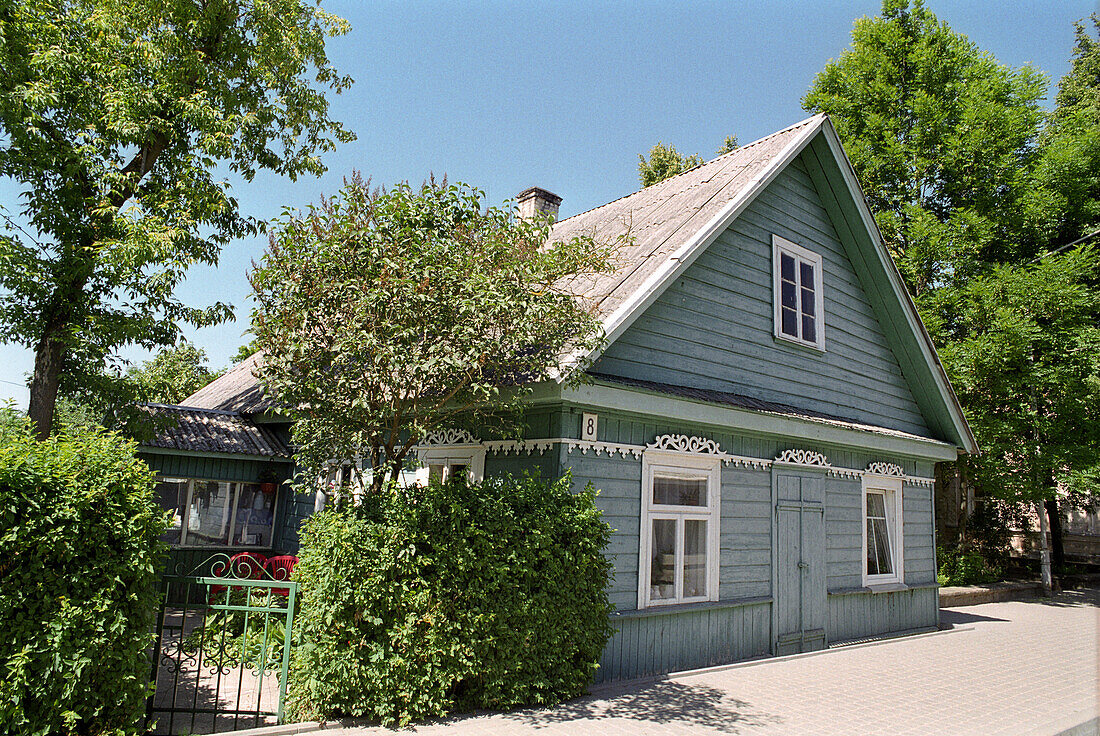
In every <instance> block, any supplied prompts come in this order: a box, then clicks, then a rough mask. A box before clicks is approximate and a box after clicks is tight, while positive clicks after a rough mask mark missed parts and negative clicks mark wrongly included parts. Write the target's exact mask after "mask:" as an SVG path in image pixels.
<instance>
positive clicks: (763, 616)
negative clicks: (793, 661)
mask: <svg viewBox="0 0 1100 736" xmlns="http://www.w3.org/2000/svg"><path fill="white" fill-rule="evenodd" d="M611 624H612V626H613V627H614V628H615V634H614V635H613V636H612V637H611V640H610V641H608V643H607V646H606V647H605V648H604V651H603V656H602V657H601V659H600V668H599V669H598V670H597V671H596V682H610V681H615V680H629V679H632V678H635V677H646V676H650V675H659V674H664V673H666V672H676V671H679V670H687V669H694V668H697V667H709V666H711V665H717V664H726V663H728V662H736V661H738V660H743V659H750V658H753V657H762V656H765V655H767V654H768V652H769V648H770V641H771V606H770V604H769V603H767V602H757V603H751V604H745V605H736V606H725V607H704V608H699V609H695V610H680V611H664V612H659V613H654V614H646V615H630V616H612V617H611Z"/></svg>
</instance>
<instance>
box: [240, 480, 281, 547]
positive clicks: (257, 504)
mask: <svg viewBox="0 0 1100 736" xmlns="http://www.w3.org/2000/svg"><path fill="white" fill-rule="evenodd" d="M237 488H238V489H239V492H240V498H239V499H238V500H237V523H236V524H234V525H233V544H235V545H242V546H247V547H270V546H271V527H272V523H273V522H274V521H275V494H274V493H263V492H262V491H260V486H259V484H257V483H238V484H237Z"/></svg>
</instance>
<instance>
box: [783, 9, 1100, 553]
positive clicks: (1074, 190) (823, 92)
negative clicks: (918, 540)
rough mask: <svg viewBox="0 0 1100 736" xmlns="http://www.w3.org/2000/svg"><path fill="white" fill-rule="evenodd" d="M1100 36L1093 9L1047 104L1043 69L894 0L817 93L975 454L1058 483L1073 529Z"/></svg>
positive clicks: (1030, 487)
mask: <svg viewBox="0 0 1100 736" xmlns="http://www.w3.org/2000/svg"><path fill="white" fill-rule="evenodd" d="M1093 24H1094V25H1096V19H1095V18H1094V19H1093ZM1097 27H1098V28H1100V26H1097ZM1096 50H1097V45H1096V42H1095V41H1093V39H1092V38H1091V37H1090V36H1089V35H1088V34H1087V33H1085V31H1084V28H1083V27H1082V26H1081V25H1078V29H1077V50H1076V54H1075V59H1074V64H1073V69H1072V70H1071V72H1070V74H1068V75H1067V77H1066V78H1065V79H1063V80H1062V83H1061V85H1060V92H1059V97H1058V103H1059V104H1058V108H1057V109H1056V110H1055V112H1054V113H1053V114H1052V115H1050V116H1049V117H1047V116H1045V115H1044V114H1043V113H1042V111H1041V110H1040V108H1039V106H1038V101H1039V100H1040V99H1041V96H1042V94H1043V92H1044V90H1045V87H1046V81H1045V79H1044V77H1043V75H1042V74H1041V73H1039V72H1038V71H1037V70H1034V69H1031V68H1028V67H1025V68H1022V69H1011V68H1009V67H1006V66H1003V65H1001V64H998V63H997V62H996V60H995V59H994V58H993V57H992V56H990V55H989V54H988V53H986V52H984V51H982V50H980V49H979V48H977V47H976V46H975V45H974V44H973V43H971V42H970V41H969V40H968V39H966V37H965V36H962V35H960V34H957V33H955V32H953V31H952V30H951V29H950V28H948V27H947V25H946V24H944V23H940V22H939V21H938V20H937V19H936V18H935V16H934V15H933V14H932V13H931V12H929V11H928V10H927V9H926V8H925V7H924V6H923V4H922V3H921V2H920V0H916V2H914V3H913V4H912V5H910V3H909V2H908V0H885V2H884V3H883V11H882V17H879V18H873V19H866V18H865V19H861V20H859V21H857V22H856V24H855V28H854V30H853V34H852V46H851V49H850V50H848V51H846V52H844V53H843V54H842V55H841V56H840V58H839V59H838V60H837V61H835V62H831V63H830V64H828V65H827V66H826V68H825V69H824V70H823V71H822V72H821V74H819V75H818V76H817V78H816V79H815V81H814V84H813V86H812V87H811V89H810V91H809V92H808V93H807V95H806V97H805V98H804V100H803V103H804V105H805V106H806V108H807V109H808V110H812V111H816V112H826V113H828V114H829V115H830V116H831V117H832V119H833V122H834V124H835V125H836V126H837V129H838V131H839V132H840V134H841V138H842V139H843V140H844V141H845V147H846V150H847V151H848V153H849V156H850V157H851V159H852V163H853V165H854V166H855V169H856V172H857V174H858V175H859V178H860V181H861V183H862V184H863V186H864V189H865V191H866V192H867V195H868V200H869V202H870V204H871V207H872V210H873V212H874V214H875V218H876V220H877V222H878V225H879V228H880V229H881V231H882V233H883V236H884V238H885V240H886V242H887V245H888V247H890V249H891V251H892V253H893V255H894V257H895V260H896V262H897V263H898V266H899V268H900V270H901V271H902V274H903V276H904V277H905V279H906V282H907V284H908V286H909V288H910V290H911V291H912V292H913V293H914V295H915V297H916V302H917V306H918V308H919V310H920V312H921V316H922V317H923V319H924V321H925V323H926V324H927V325H928V327H929V332H930V333H931V334H932V337H933V340H934V341H935V342H936V345H937V347H938V348H939V350H940V353H941V355H942V356H943V359H944V363H945V367H946V368H947V370H948V373H949V374H950V375H951V378H952V381H953V382H954V384H955V386H956V389H957V390H958V393H959V396H960V399H961V401H962V403H963V406H964V408H965V410H966V412H967V416H968V418H969V419H970V421H971V424H972V426H973V427H974V430H975V434H976V435H977V438H978V441H979V445H980V446H981V447H982V448H983V450H984V454H983V455H980V456H976V457H970V458H966V459H965V460H963V461H962V465H963V466H966V467H967V469H968V473H969V474H970V476H971V479H972V480H973V481H974V482H975V483H976V484H977V485H979V486H980V487H983V488H984V489H985V490H987V491H988V492H990V493H991V494H993V495H997V496H1000V497H1002V498H1007V499H1010V500H1029V501H1033V500H1035V499H1043V500H1044V502H1045V504H1044V505H1045V507H1046V516H1047V517H1049V519H1050V520H1051V522H1052V525H1053V528H1054V531H1055V533H1056V534H1055V535H1056V537H1057V536H1058V531H1059V524H1058V523H1057V521H1058V513H1057V501H1056V489H1057V486H1058V485H1059V484H1060V483H1061V482H1062V479H1063V478H1065V477H1067V476H1076V477H1081V476H1087V475H1089V473H1090V472H1091V471H1089V470H1088V469H1089V468H1094V467H1096V466H1097V464H1098V462H1097V461H1098V458H1100V441H1098V438H1097V436H1096V434H1095V433H1094V432H1092V431H1091V429H1083V430H1082V429H1076V430H1075V429H1074V427H1082V426H1086V425H1081V424H1079V422H1083V421H1085V418H1084V416H1083V411H1084V407H1083V406H1082V402H1084V403H1086V404H1095V403H1096V401H1097V400H1098V399H1100V393H1098V388H1100V386H1098V383H1097V381H1096V378H1095V376H1096V363H1097V361H1096V356H1097V353H1098V350H1100V345H1098V344H1097V343H1096V342H1095V340H1094V333H1093V331H1092V325H1095V324H1097V318H1098V317H1100V312H1098V310H1097V308H1096V305H1097V298H1096V294H1097V291H1096V287H1097V278H1096V272H1095V270H1094V269H1092V267H1091V263H1090V258H1091V255H1090V254H1091V251H1081V252H1076V251H1071V252H1068V253H1067V252H1065V251H1066V250H1067V246H1069V245H1071V244H1076V242H1075V241H1077V240H1078V239H1079V238H1080V237H1081V236H1082V235H1085V234H1086V233H1088V232H1089V231H1090V230H1094V229H1095V227H1096V225H1097V224H1098V216H1100V179H1098V176H1100V175H1098V173H1097V172H1098V171H1100V127H1098V125H1097V123H1098V117H1097V114H1096V111H1097V109H1098V107H1097V105H1096V100H1097V90H1098V89H1100V87H1098V85H1097V77H1098V75H1097V70H1098V69H1100V61H1098V60H1097V59H1096V53H1097V51H1096ZM1048 251H1053V255H1046V256H1044V255H1043V254H1045V253H1047V252H1048ZM1087 426H1088V427H1089V428H1091V425H1087ZM1040 517H1041V521H1042V522H1043V526H1044V529H1045V527H1046V521H1047V518H1046V517H1044V515H1043V514H1042V511H1040ZM1056 546H1058V545H1057V544H1056ZM1044 554H1046V553H1045V551H1044ZM1044 572H1046V568H1044Z"/></svg>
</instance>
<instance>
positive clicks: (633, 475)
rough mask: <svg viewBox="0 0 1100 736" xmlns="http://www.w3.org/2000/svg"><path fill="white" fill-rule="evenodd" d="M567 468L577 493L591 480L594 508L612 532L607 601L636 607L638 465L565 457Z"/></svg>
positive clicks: (634, 461) (618, 606)
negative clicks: (597, 509)
mask: <svg viewBox="0 0 1100 736" xmlns="http://www.w3.org/2000/svg"><path fill="white" fill-rule="evenodd" d="M566 462H567V467H570V468H572V470H573V487H574V488H575V489H577V490H580V489H582V488H584V486H585V485H586V484H587V483H588V482H590V481H591V483H592V485H593V486H594V487H595V488H596V490H598V491H599V495H598V496H596V506H597V507H599V509H600V511H602V512H603V518H604V521H606V522H607V523H608V524H610V525H611V528H612V529H614V530H615V533H614V534H612V536H611V542H610V543H609V544H608V546H607V549H606V550H605V554H606V555H607V556H608V558H609V559H610V560H611V563H612V566H613V574H614V579H613V580H612V581H611V586H610V587H609V588H608V598H609V599H610V601H611V604H612V605H613V606H615V609H616V610H618V611H630V610H634V609H636V608H637V607H638V544H639V540H638V529H639V524H640V521H641V513H642V507H641V500H642V494H641V489H642V463H641V461H640V460H637V459H635V458H633V457H632V458H630V459H629V460H626V459H623V458H620V457H619V456H617V455H616V456H613V457H608V456H607V455H599V456H597V455H595V454H594V453H591V452H590V453H588V454H587V455H583V454H581V453H579V452H573V453H571V454H569V455H567V461H566Z"/></svg>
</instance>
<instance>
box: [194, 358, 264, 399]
mask: <svg viewBox="0 0 1100 736" xmlns="http://www.w3.org/2000/svg"><path fill="white" fill-rule="evenodd" d="M262 360H263V353H262V352H257V353H253V354H252V355H251V356H249V357H248V359H247V360H244V361H242V362H240V363H238V364H237V365H235V366H233V367H232V368H230V369H229V370H228V371H226V372H225V373H224V374H223V375H221V376H219V377H218V378H216V379H214V380H213V381H211V382H210V383H208V384H206V385H205V386H203V387H202V388H200V389H199V390H198V391H196V392H195V393H193V394H191V395H190V396H188V397H187V398H186V399H184V400H183V403H182V405H183V406H192V407H195V408H197V409H214V410H217V411H231V412H239V413H243V414H255V413H258V412H263V411H267V410H268V409H271V408H272V407H273V406H274V404H273V403H272V402H271V400H270V399H268V397H267V395H266V394H265V392H264V389H263V387H262V386H261V385H260V382H259V381H258V380H257V379H256V376H255V372H256V369H257V368H258V367H259V365H260V363H261V361H262Z"/></svg>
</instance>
